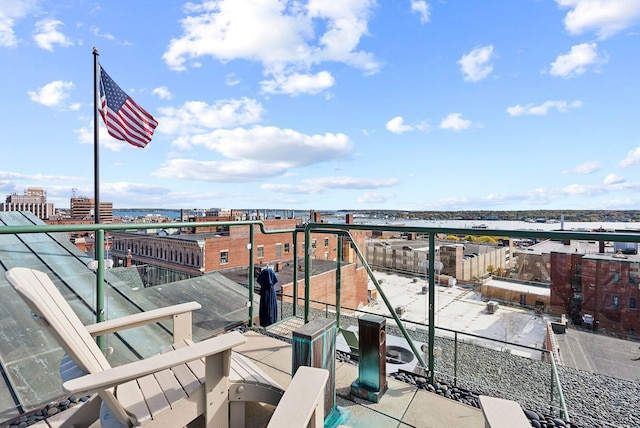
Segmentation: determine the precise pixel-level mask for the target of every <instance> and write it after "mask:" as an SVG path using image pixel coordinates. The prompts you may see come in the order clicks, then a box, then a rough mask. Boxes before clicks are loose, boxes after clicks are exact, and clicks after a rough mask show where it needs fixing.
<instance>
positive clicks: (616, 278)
mask: <svg viewBox="0 0 640 428" xmlns="http://www.w3.org/2000/svg"><path fill="white" fill-rule="evenodd" d="M613 282H615V283H618V282H620V272H614V273H613Z"/></svg>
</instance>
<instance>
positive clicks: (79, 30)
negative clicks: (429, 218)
mask: <svg viewBox="0 0 640 428" xmlns="http://www.w3.org/2000/svg"><path fill="white" fill-rule="evenodd" d="M124 6H125V4H124V3H123V2H118V1H116V2H111V3H109V4H94V3H88V2H85V1H82V0H63V1H59V2H58V1H57V2H53V1H51V0H7V1H4V2H2V4H1V5H0V64H1V65H2V67H3V70H4V76H5V78H4V79H2V80H1V81H0V91H1V92H2V94H3V95H4V97H3V98H4V102H3V103H2V104H1V107H0V109H1V112H2V114H1V115H0V118H1V119H0V124H2V128H3V131H4V132H3V133H2V134H1V136H0V141H2V142H3V143H4V147H5V150H6V153H7V155H6V156H3V160H2V162H0V191H1V192H4V194H12V193H16V194H22V192H23V191H24V190H25V189H27V188H29V187H40V188H43V189H45V190H46V191H47V199H48V201H49V202H53V203H55V205H56V207H64V206H67V205H68V202H69V199H70V198H71V197H72V194H76V195H77V196H86V197H90V198H92V197H94V194H93V193H94V192H93V191H94V189H93V179H94V175H93V99H92V98H93V55H92V51H93V47H94V46H95V47H96V48H97V49H98V51H99V60H100V64H101V65H102V66H103V67H104V69H105V70H106V71H108V73H109V75H110V76H111V78H112V79H113V80H114V82H116V83H117V84H118V85H119V86H120V87H121V88H122V89H123V90H124V91H125V92H126V93H127V94H128V95H129V96H130V97H131V98H133V99H134V100H135V101H136V102H137V103H138V104H140V105H141V106H142V107H143V108H144V109H145V110H147V111H148V112H149V113H150V114H152V115H153V116H154V117H155V118H156V119H157V120H158V123H159V124H158V127H157V129H156V132H155V134H154V136H153V140H152V141H151V142H150V143H149V145H148V146H147V147H146V148H144V149H140V148H136V147H133V146H130V145H128V144H127V143H125V142H122V141H118V140H115V139H113V138H112V137H110V136H109V135H108V134H107V131H106V128H105V127H104V124H103V123H102V122H101V121H100V123H99V126H100V144H101V146H100V189H101V192H100V200H102V201H111V202H113V204H114V207H116V208H129V207H154V208H167V209H173V208H176V207H196V208H209V207H230V208H237V209H250V208H252V207H263V208H264V209H270V208H275V209H277V208H279V207H289V209H295V210H308V209H316V210H341V209H352V210H407V211H438V210H441V211H459V210H466V211H475V210H493V211H509V210H514V211H523V210H537V209H541V210H554V209H568V210H580V209H582V210H601V209H602V210H605V209H612V210H628V209H634V208H636V207H639V206H640V193H639V191H640V169H639V168H638V164H639V163H640V120H638V118H639V117H640V103H638V100H639V99H640V85H638V84H637V80H638V78H637V76H638V75H639V72H640V55H638V54H639V53H640V52H639V49H638V46H640V43H639V40H638V39H639V37H640V32H639V30H640V25H639V24H640V0H618V1H615V0H524V1H520V2H510V1H507V0H497V1H494V2H490V3H489V4H486V3H485V2H472V3H471V4H469V2H436V1H423V0H404V1H397V2H382V1H379V2H376V1H373V0H354V1H347V2H339V3H336V4H334V3H333V2H323V1H319V0H312V1H303V2H286V1H278V0H269V1H261V2H258V1H246V2H242V3H241V4H240V2H233V1H229V0H220V1H208V2H207V1H206V2H198V3H196V2H193V3H174V2H170V1H167V0H164V1H160V2H156V3H154V9H153V11H151V10H149V7H148V5H147V4H144V3H138V2H135V3H132V4H129V3H127V4H126V14H124V13H123V7H124Z"/></svg>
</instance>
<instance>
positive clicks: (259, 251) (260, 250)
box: [258, 245, 264, 259]
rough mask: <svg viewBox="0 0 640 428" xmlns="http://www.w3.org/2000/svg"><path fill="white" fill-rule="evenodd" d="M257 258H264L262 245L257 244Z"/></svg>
mask: <svg viewBox="0 0 640 428" xmlns="http://www.w3.org/2000/svg"><path fill="white" fill-rule="evenodd" d="M258 258H259V259H263V258H264V245H258Z"/></svg>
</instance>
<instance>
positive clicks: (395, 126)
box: [386, 116, 413, 134]
mask: <svg viewBox="0 0 640 428" xmlns="http://www.w3.org/2000/svg"><path fill="white" fill-rule="evenodd" d="M386 128H387V131H389V132H393V133H394V134H402V133H403V132H408V131H413V127H412V126H409V125H405V124H404V119H403V118H402V116H396V117H394V118H393V119H391V120H390V121H388V122H387V125H386Z"/></svg>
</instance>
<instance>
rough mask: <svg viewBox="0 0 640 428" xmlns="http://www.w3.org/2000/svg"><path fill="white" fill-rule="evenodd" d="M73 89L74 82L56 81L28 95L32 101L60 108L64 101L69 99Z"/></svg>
mask: <svg viewBox="0 0 640 428" xmlns="http://www.w3.org/2000/svg"><path fill="white" fill-rule="evenodd" d="M71 89H73V82H63V81H62V80H56V81H53V82H51V83H47V84H46V85H44V86H43V87H41V88H38V90H37V91H29V92H28V94H29V96H30V97H31V101H35V102H37V103H39V104H42V105H45V106H48V107H54V106H59V105H60V104H61V103H62V101H63V100H64V99H66V98H68V97H69V91H70V90H71Z"/></svg>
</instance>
